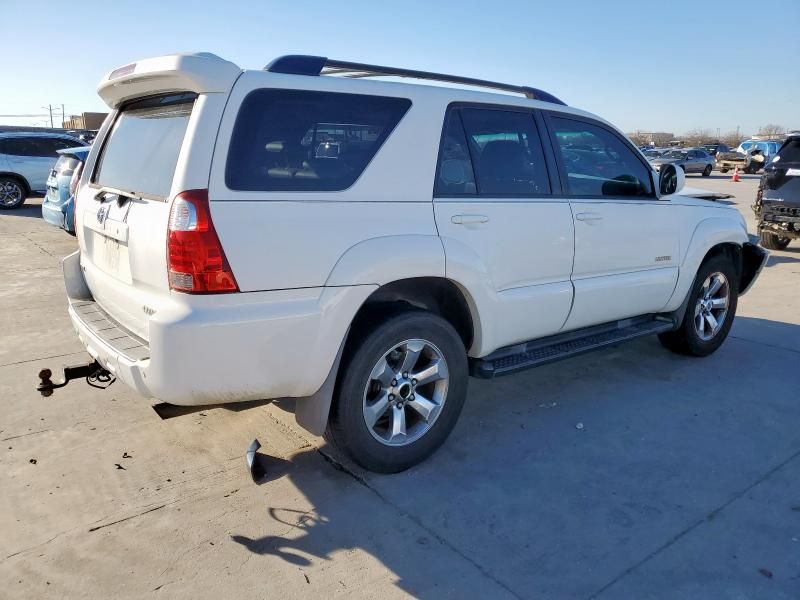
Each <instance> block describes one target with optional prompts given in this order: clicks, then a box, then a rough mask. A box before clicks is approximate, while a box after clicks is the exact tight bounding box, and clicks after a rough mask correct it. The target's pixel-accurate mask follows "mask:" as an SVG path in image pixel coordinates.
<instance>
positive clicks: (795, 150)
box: [778, 140, 800, 162]
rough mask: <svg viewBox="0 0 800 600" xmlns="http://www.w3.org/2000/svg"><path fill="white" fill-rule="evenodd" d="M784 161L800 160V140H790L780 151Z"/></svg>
mask: <svg viewBox="0 0 800 600" xmlns="http://www.w3.org/2000/svg"><path fill="white" fill-rule="evenodd" d="M778 156H780V157H781V158H780V160H781V161H783V162H800V140H789V141H787V142H786V143H785V144H784V145H783V147H782V148H781V149H780V151H779V152H778Z"/></svg>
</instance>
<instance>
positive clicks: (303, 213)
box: [209, 72, 444, 291]
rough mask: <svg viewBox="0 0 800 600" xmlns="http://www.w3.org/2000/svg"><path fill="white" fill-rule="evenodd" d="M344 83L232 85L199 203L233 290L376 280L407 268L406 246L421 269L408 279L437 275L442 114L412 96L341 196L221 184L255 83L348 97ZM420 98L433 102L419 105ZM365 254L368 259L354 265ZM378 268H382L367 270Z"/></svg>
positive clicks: (272, 79)
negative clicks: (206, 208) (206, 211)
mask: <svg viewBox="0 0 800 600" xmlns="http://www.w3.org/2000/svg"><path fill="white" fill-rule="evenodd" d="M350 84H352V82H347V81H346V82H342V81H340V80H337V79H336V78H326V77H303V76H292V75H276V74H264V73H259V72H245V73H244V74H243V75H242V77H241V78H240V79H239V81H238V82H237V84H236V86H235V87H234V89H233V91H232V93H231V97H230V100H229V102H228V106H227V108H226V110H225V114H224V116H223V118H222V123H221V126H220V130H219V136H218V138H217V144H216V149H215V152H214V158H213V163H212V168H211V180H210V182H209V197H210V199H211V212H212V217H213V219H214V225H215V227H216V229H217V232H218V234H219V236H220V240H221V242H222V245H223V247H224V248H225V254H226V256H227V258H228V262H229V263H230V265H231V268H232V269H233V272H234V275H235V276H236V280H237V282H238V284H239V288H240V289H241V290H242V291H257V290H274V289H286V288H299V287H316V286H325V285H337V286H341V285H358V284H375V283H385V282H388V281H392V280H394V279H398V278H402V277H403V274H404V273H409V272H410V270H409V269H407V268H403V266H402V265H401V264H400V263H398V261H397V257H403V256H408V257H410V256H412V255H413V254H414V253H413V252H412V251H411V250H413V249H414V248H415V247H424V249H425V253H424V254H425V257H420V261H421V262H424V263H425V264H426V266H425V271H423V272H419V273H417V275H438V276H444V252H443V250H442V247H441V242H440V241H439V239H438V234H437V230H436V225H435V222H434V219H433V205H432V189H433V176H434V171H435V167H436V157H437V152H438V146H439V136H440V133H441V125H442V119H443V115H444V110H443V108H442V107H441V106H439V104H438V103H436V102H435V101H430V100H424V99H422V100H418V99H416V98H415V99H413V102H412V106H411V107H410V108H409V110H408V112H407V113H406V114H405V115H404V116H403V118H402V119H401V120H400V122H399V123H398V125H397V127H396V128H395V129H394V131H393V132H392V134H391V135H390V136H389V138H388V139H387V140H386V142H385V143H384V144H383V146H382V147H381V148H380V149H379V150H378V152H377V154H376V155H375V156H374V158H373V159H372V161H371V162H370V164H369V165H368V166H367V168H366V169H365V170H364V172H363V173H362V174H361V176H360V177H359V178H358V179H357V180H356V182H355V183H354V184H353V185H352V186H351V187H350V188H349V189H347V190H343V191H337V192H250V191H247V192H243V191H236V190H230V189H228V187H227V186H226V184H225V165H226V162H227V156H228V148H229V144H230V139H231V134H232V131H233V126H234V123H235V120H236V116H237V114H238V110H239V107H240V105H241V103H242V101H243V99H244V98H245V96H247V94H248V93H250V92H251V91H253V90H255V89H260V88H264V87H273V88H282V89H311V90H323V91H331V92H349V93H354V90H353V87H351V85H350ZM356 93H360V92H356ZM396 96H397V97H408V96H403V95H402V94H396ZM425 102H432V104H434V105H435V106H428V107H426V106H420V104H423V105H424V104H425ZM410 150H411V151H410ZM377 240H382V241H377ZM368 241H372V243H370V244H367V243H366V242H368ZM409 249H411V250H409ZM429 252H435V254H433V255H431V254H429ZM365 255H369V256H370V258H371V259H372V260H371V261H366V260H364V257H365ZM400 262H403V261H400ZM381 263H383V264H385V265H386V269H385V270H383V271H381V270H376V269H375V265H376V264H381ZM362 267H363V268H362ZM334 271H335V273H334ZM381 279H382V281H379V280H381Z"/></svg>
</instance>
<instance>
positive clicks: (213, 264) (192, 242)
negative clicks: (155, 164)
mask: <svg viewBox="0 0 800 600" xmlns="http://www.w3.org/2000/svg"><path fill="white" fill-rule="evenodd" d="M167 268H168V270H169V287H170V289H171V290H175V291H176V292H185V293H187V294H222V293H229V292H238V291H239V286H238V285H237V284H236V279H235V278H234V276H233V272H232V271H231V268H230V265H228V260H227V259H226V258H225V252H224V251H223V249H222V244H220V241H219V237H218V236H217V232H216V230H215V229H214V223H213V222H212V221H211V211H210V209H209V205H208V190H188V191H186V192H181V193H180V194H178V195H177V196H176V197H175V199H174V200H173V201H172V207H171V209H170V212H169V237H168V240H167Z"/></svg>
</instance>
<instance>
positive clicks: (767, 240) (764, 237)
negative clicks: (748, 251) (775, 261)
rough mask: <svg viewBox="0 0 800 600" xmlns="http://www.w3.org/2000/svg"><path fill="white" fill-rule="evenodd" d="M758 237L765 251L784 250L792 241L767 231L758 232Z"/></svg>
mask: <svg viewBox="0 0 800 600" xmlns="http://www.w3.org/2000/svg"><path fill="white" fill-rule="evenodd" d="M758 237H759V238H760V239H761V245H762V246H764V248H766V249H767V250H784V249H785V248H786V247H787V246H788V245H789V242H791V241H792V240H791V239H790V238H784V237H780V236H779V235H776V234H774V233H770V232H768V231H762V232H760V233H759V234H758Z"/></svg>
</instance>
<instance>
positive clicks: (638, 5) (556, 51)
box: [0, 0, 800, 134]
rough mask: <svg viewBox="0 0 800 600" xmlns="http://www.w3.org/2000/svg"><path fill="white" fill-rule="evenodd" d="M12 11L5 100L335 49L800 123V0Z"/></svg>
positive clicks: (10, 107)
mask: <svg viewBox="0 0 800 600" xmlns="http://www.w3.org/2000/svg"><path fill="white" fill-rule="evenodd" d="M0 20H2V22H3V23H4V24H5V25H6V26H7V25H9V24H15V25H14V26H13V27H11V28H8V27H4V32H5V33H4V38H5V43H4V45H3V48H4V49H3V51H2V53H0V73H2V74H3V79H4V81H5V84H4V85H3V86H2V87H3V90H2V92H0V115H9V114H29V113H33V114H41V113H43V112H44V111H43V110H42V108H41V107H42V106H43V105H47V104H49V103H52V104H55V105H58V106H59V107H60V105H61V104H62V103H63V104H65V105H66V111H67V113H68V114H69V113H79V112H82V111H90V110H103V109H104V105H103V104H102V102H101V101H100V99H99V98H98V97H97V95H96V93H95V88H96V85H97V82H98V81H99V80H100V78H101V77H102V75H103V74H104V73H105V72H107V71H109V70H111V69H112V68H114V67H117V66H120V65H123V64H126V63H128V62H131V61H134V60H136V59H137V58H143V57H147V56H155V55H159V54H169V53H173V52H189V51H210V52H214V53H215V54H219V55H220V56H222V57H224V58H227V59H229V60H232V61H234V62H235V63H237V64H239V65H240V66H242V67H245V68H261V67H263V66H264V64H266V63H267V62H269V60H270V59H271V58H273V57H275V56H278V55H280V54H289V53H303V54H320V55H323V56H330V57H335V58H340V59H343V60H354V61H361V62H373V63H377V64H390V65H394V66H402V67H408V68H417V69H424V70H432V71H440V72H448V73H457V74H462V75H469V76H472V77H478V78H484V79H494V80H499V81H508V82H511V83H518V84H526V85H532V86H534V87H539V88H542V89H545V90H547V91H549V92H551V93H553V94H555V95H556V96H558V97H560V98H562V99H563V100H564V101H566V102H567V103H568V104H571V105H573V106H577V107H580V108H584V109H586V110H590V111H592V112H595V113H597V114H599V115H601V116H603V117H604V118H606V119H608V120H609V121H612V122H613V123H615V124H616V125H618V126H619V127H621V128H622V129H624V130H625V131H633V130H636V129H640V130H658V131H672V132H675V133H676V134H679V133H683V132H686V131H688V130H690V129H694V128H700V127H702V128H708V129H711V130H712V131H715V130H716V129H717V128H719V129H720V130H721V132H722V133H723V134H724V133H725V132H727V131H730V130H735V129H736V127H737V125H738V126H739V127H740V128H741V131H742V133H750V132H754V131H755V130H757V129H758V127H759V126H761V125H765V124H767V123H777V124H779V125H783V126H786V127H790V128H800V62H799V61H798V59H800V35H798V33H797V32H798V30H800V0H771V1H770V2H758V1H740V0H714V1H702V0H694V1H685V0H674V1H669V0H664V1H663V2H647V1H646V0H639V1H628V0H619V1H614V0H608V1H602V0H597V1H589V0H582V1H576V2H570V1H552V0H551V1H548V2H539V1H528V2H523V1H508V2H501V1H490V0H484V1H482V2H472V1H470V0H461V1H459V2H435V1H433V0H427V1H418V0H405V1H404V2H381V1H380V0H374V1H372V2H360V1H359V2H356V1H353V2H346V1H344V0H341V1H339V2H335V1H332V0H327V1H307V2H303V1H301V0H295V1H293V2H285V1H283V2H272V1H271V0H261V1H258V2H239V1H235V0H225V1H216V2H208V1H205V0H198V1H196V2H191V3H190V2H186V3H178V2H170V1H169V0H161V1H158V2H154V1H152V0H138V1H131V0H115V1H114V2H94V1H82V2H77V3H65V2H63V1H60V2H46V1H45V2H43V1H36V2H33V1H31V0H0ZM732 61H736V62H732ZM751 106H754V107H755V108H751ZM42 121H43V119H42V118H41V117H38V118H22V119H11V118H8V117H1V116H0V123H7V124H26V125H31V124H42Z"/></svg>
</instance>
